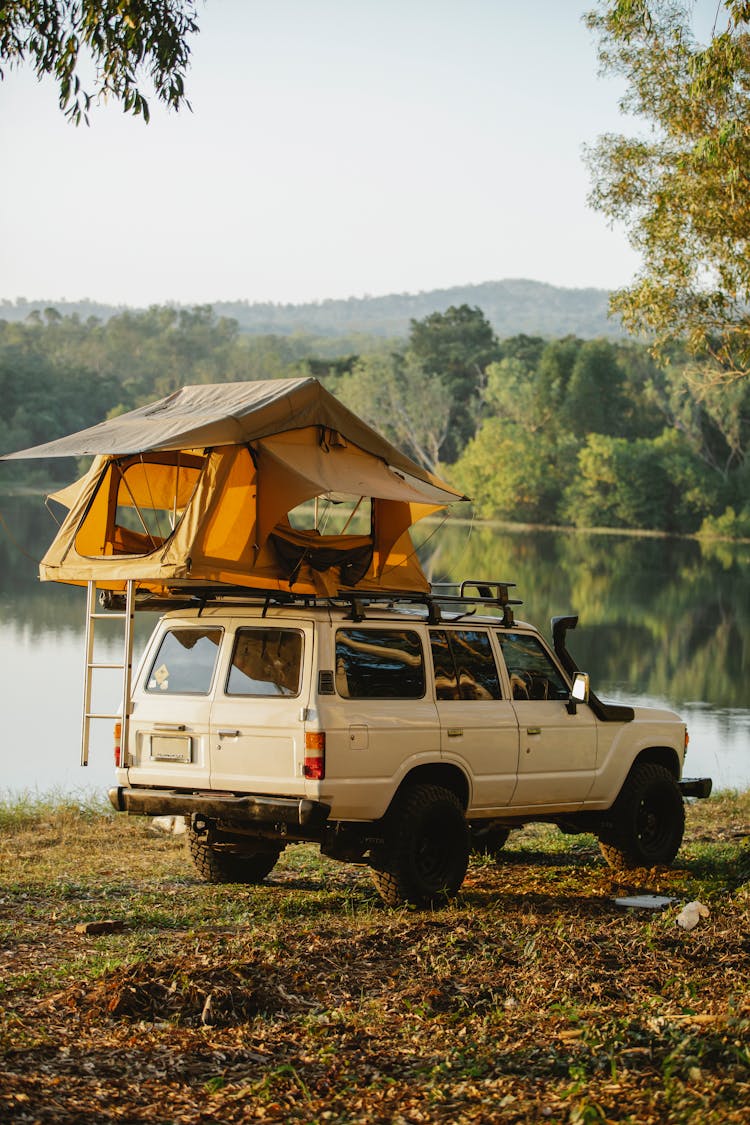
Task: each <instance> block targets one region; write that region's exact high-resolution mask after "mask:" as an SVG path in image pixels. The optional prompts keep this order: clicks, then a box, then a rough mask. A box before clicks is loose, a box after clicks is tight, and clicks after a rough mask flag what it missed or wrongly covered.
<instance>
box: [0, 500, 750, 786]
mask: <svg viewBox="0 0 750 1125" xmlns="http://www.w3.org/2000/svg"><path fill="white" fill-rule="evenodd" d="M0 512H2V515H3V517H4V518H5V520H6V522H7V523H8V525H9V527H10V530H11V532H12V535H13V538H14V540H15V541H16V544H18V546H17V545H16V544H14V543H12V542H11V541H10V540H9V538H8V535H7V534H6V532H5V530H4V529H3V528H0V667H1V668H2V673H3V675H2V683H3V728H4V729H3V734H4V737H3V740H2V751H1V752H0V753H1V754H2V770H3V772H2V781H1V782H0V787H2V788H10V789H14V790H19V789H23V788H32V789H33V788H35V787H36V788H38V789H39V790H40V791H42V792H45V791H47V790H49V789H51V788H53V787H60V786H64V787H66V788H68V789H72V788H74V787H79V786H82V785H94V786H95V787H97V788H99V789H104V788H106V787H107V786H109V785H110V784H111V783H112V768H111V765H110V763H111V748H110V744H111V733H110V730H109V726H111V724H102V727H103V728H104V729H101V730H97V731H96V733H95V739H94V749H93V753H92V760H91V765H90V766H89V768H88V771H86V770H81V769H80V768H79V766H78V764H77V763H78V738H79V724H80V707H81V685H82V679H83V667H82V665H83V614H84V592H83V590H77V589H75V588H72V587H66V586H58V585H56V584H54V583H39V581H38V579H37V568H36V564H35V562H34V561H31V560H30V559H29V558H27V557H26V556H25V555H23V554H22V553H21V551H20V550H19V547H21V548H23V550H24V551H25V552H27V554H28V555H31V556H33V559H34V560H38V559H39V558H40V557H41V555H42V554H43V553H44V551H45V549H46V547H47V546H48V544H49V542H50V540H51V539H52V537H53V535H54V532H55V525H54V522H53V521H52V519H51V517H50V516H49V514H48V513H47V511H46V509H45V508H44V505H43V503H42V501H41V499H40V498H38V497H28V498H8V497H0ZM428 534H429V531H428ZM421 553H422V555H423V559H424V562H425V565H426V568H427V570H428V573H430V575H431V577H432V578H433V580H435V581H437V580H451V581H457V580H459V579H461V578H477V577H479V578H494V579H498V580H508V581H515V582H516V583H517V587H518V596H519V597H521V598H522V599H523V602H524V604H523V606H522V607H521V609H520V610H519V612H518V616H519V617H522V618H526V619H528V620H531V621H534V622H535V623H536V624H538V625H540V626H542V628H543V629H545V630H547V629H548V627H549V619H550V617H551V616H553V615H554V614H559V613H578V614H579V615H580V624H579V626H578V629H577V630H576V631H575V632H573V633H571V634H569V637H568V643H569V647H570V649H571V651H572V652H573V654H574V655H575V657H576V659H577V661H578V663H579V665H580V666H581V667H582V668H585V669H586V670H587V671H588V672H590V673H591V677H592V683H593V686H594V687H595V689H596V690H597V692H598V693H599V694H601V695H603V696H605V697H608V698H614V699H620V700H622V701H623V702H632V701H638V700H642V701H644V702H648V703H651V704H652V705H653V704H657V705H664V704H667V705H668V706H670V707H673V708H675V709H676V710H678V711H679V712H680V713H681V714H683V715H684V717H685V718H686V719H687V720H688V723H689V726H690V730H691V747H690V755H689V770H688V772H690V773H691V774H697V773H704V772H705V773H708V774H710V775H711V776H713V777H714V779H715V783H716V784H717V786H718V787H722V788H728V787H738V788H745V787H747V786H749V785H750V687H749V686H748V685H749V684H750V675H749V674H748V673H749V672H750V668H749V667H748V665H749V663H750V548H748V547H747V546H746V545H745V546H740V547H732V546H730V545H725V544H720V545H717V546H704V545H702V544H698V543H696V542H693V541H688V540H674V539H656V538H643V537H635V536H611V535H607V536H603V535H592V534H568V533H563V532H545V531H533V532H529V531H523V532H513V533H510V532H507V531H502V530H500V529H498V528H493V527H487V526H477V525H475V526H474V527H473V528H469V526H468V525H464V524H458V523H454V524H447V525H446V526H444V527H443V528H441V529H440V530H439V531H438V532H437V533H436V534H434V535H432V537H431V538H430V539H429V541H428V542H427V544H426V546H425V548H424V549H423V550H422V552H421ZM143 616H144V620H142V621H141V622H140V624H139V629H138V634H137V636H138V641H139V643H140V644H142V643H143V641H144V640H145V638H146V636H147V635H148V633H149V631H150V628H151V626H152V624H153V621H152V620H151V619H150V616H149V615H143ZM112 651H113V653H114V651H116V650H115V641H114V638H113V641H112ZM116 695H117V688H116V686H112V688H111V689H110V693H109V698H108V699H107V700H106V701H102V709H106V710H110V709H112V708H113V707H114V706H115V705H116V702H117V699H116ZM113 696H114V698H112V697H113Z"/></svg>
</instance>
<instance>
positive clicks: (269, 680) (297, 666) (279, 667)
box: [227, 629, 302, 695]
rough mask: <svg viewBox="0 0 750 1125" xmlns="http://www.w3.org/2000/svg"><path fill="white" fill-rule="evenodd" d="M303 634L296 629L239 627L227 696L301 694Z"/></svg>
mask: <svg viewBox="0 0 750 1125" xmlns="http://www.w3.org/2000/svg"><path fill="white" fill-rule="evenodd" d="M301 670H302V634H301V633H297V632H295V631H294V630H293V629H239V630H238V632H237V636H236V638H235V642H234V652H233V653H232V665H231V667H230V669H229V679H228V680H227V695H298V694H299V684H300V673H301Z"/></svg>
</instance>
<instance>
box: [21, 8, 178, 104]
mask: <svg viewBox="0 0 750 1125" xmlns="http://www.w3.org/2000/svg"><path fill="white" fill-rule="evenodd" d="M197 30H198V23H197V20H196V9H195V3H194V0H7V2H6V3H3V4H2V5H0V78H2V77H3V65H4V64H9V65H10V66H17V65H21V64H23V63H29V64H30V65H31V66H32V67H33V70H34V72H35V73H36V75H37V77H38V78H43V77H45V76H51V77H53V78H54V79H55V81H56V82H57V88H58V97H59V103H60V109H61V110H62V111H63V112H64V114H65V116H66V117H67V118H68V119H69V120H70V121H73V122H74V123H75V124H76V125H79V124H80V123H81V121H82V120H83V121H85V122H86V124H88V113H89V109H90V108H91V105H92V102H93V100H94V98H97V99H101V98H104V99H107V98H113V99H114V100H115V101H118V102H120V103H121V105H122V107H123V109H124V110H125V111H126V112H127V113H133V114H135V115H136V116H138V115H140V116H142V117H143V119H144V121H148V120H149V106H148V102H147V100H146V98H145V97H144V95H143V93H142V92H141V86H142V75H143V74H144V73H146V74H147V75H148V77H149V78H150V80H151V83H152V84H153V88H154V90H155V92H156V96H157V97H158V99H159V100H160V101H161V102H163V103H164V104H165V105H167V106H168V107H169V108H170V109H179V108H180V107H181V106H182V105H187V106H188V108H189V106H190V103H189V102H188V101H187V98H186V97H185V71H186V70H187V66H188V61H189V59H190V47H189V46H188V37H189V36H190V35H192V34H193V33H194V32H196V31H197ZM89 61H92V62H93V63H94V66H95V77H94V79H93V83H92V84H90V83H89V82H88V80H87V79H85V78H84V79H82V77H81V72H82V71H84V72H85V71H86V70H87V69H88V63H89ZM89 86H90V88H88V89H87V87H89Z"/></svg>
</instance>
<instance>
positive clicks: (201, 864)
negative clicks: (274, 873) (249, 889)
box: [187, 828, 281, 883]
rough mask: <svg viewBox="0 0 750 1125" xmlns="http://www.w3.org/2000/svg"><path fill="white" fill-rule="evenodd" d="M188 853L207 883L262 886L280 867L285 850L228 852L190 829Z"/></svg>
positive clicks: (258, 849)
mask: <svg viewBox="0 0 750 1125" xmlns="http://www.w3.org/2000/svg"><path fill="white" fill-rule="evenodd" d="M187 837H188V850H189V851H190V858H191V859H192V861H193V864H194V866H195V869H196V871H197V872H198V874H199V875H200V876H201V878H202V879H205V880H206V882H207V883H260V882H262V881H263V879H265V877H266V875H268V873H269V872H270V871H271V870H272V869H273V867H274V866H275V865H276V861H277V860H278V858H279V856H280V855H281V848H278V847H269V848H257V849H256V850H254V851H248V852H246V853H245V854H244V855H239V854H237V853H236V852H225V851H222V850H221V848H220V847H218V848H217V847H215V846H213V845H211V844H209V843H208V841H207V840H206V837H205V836H199V835H198V834H197V833H196V832H193V831H192V829H191V828H188V833H187Z"/></svg>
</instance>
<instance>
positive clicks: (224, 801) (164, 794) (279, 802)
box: [109, 786, 331, 828]
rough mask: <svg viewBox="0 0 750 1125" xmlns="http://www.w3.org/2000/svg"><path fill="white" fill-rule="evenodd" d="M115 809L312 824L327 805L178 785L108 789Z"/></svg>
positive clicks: (316, 823)
mask: <svg viewBox="0 0 750 1125" xmlns="http://www.w3.org/2000/svg"><path fill="white" fill-rule="evenodd" d="M109 799H110V801H111V802H112V804H113V806H114V807H115V808H116V809H117V811H118V812H128V813H135V814H136V815H138V816H191V815H192V814H193V813H201V814H202V815H203V816H206V817H215V818H217V819H219V820H231V821H235V822H245V823H264V824H289V825H295V826H299V827H302V828H315V827H317V826H319V825H321V824H323V822H324V821H325V820H326V818H327V817H328V814H329V812H330V811H331V808H330V805H324V804H323V802H322V801H308V800H306V799H305V798H296V797H248V796H242V797H235V796H233V795H232V794H230V793H211V792H203V793H192V792H183V791H182V790H180V789H127V788H125V787H123V786H118V787H117V788H115V789H110V791H109Z"/></svg>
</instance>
